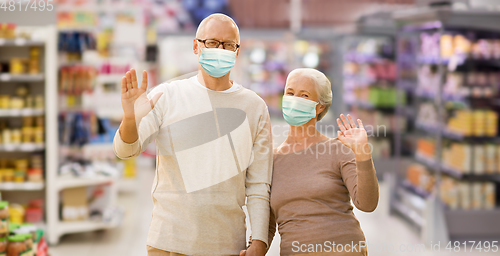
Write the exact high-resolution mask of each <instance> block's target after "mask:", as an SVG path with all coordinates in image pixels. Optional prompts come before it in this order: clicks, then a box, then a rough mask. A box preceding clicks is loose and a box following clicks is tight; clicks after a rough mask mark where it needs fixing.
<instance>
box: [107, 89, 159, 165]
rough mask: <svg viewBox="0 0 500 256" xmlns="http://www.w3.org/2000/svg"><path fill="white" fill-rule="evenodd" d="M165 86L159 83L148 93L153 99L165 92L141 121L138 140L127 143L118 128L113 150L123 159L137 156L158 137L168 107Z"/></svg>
mask: <svg viewBox="0 0 500 256" xmlns="http://www.w3.org/2000/svg"><path fill="white" fill-rule="evenodd" d="M164 86H165V85H158V86H156V87H155V88H154V89H153V90H152V91H151V92H150V93H148V98H149V99H151V98H152V97H153V96H154V95H156V94H157V93H158V92H163V95H162V96H161V97H160V99H159V100H158V102H156V104H155V106H154V108H153V109H152V110H151V111H150V112H149V113H148V114H147V115H146V116H145V117H143V118H142V120H141V121H140V123H139V128H138V133H139V139H138V140H136V141H135V142H133V143H126V142H124V141H123V140H122V138H121V136H120V130H119V129H118V130H117V131H116V134H115V137H114V139H113V150H114V152H115V154H116V156H117V157H119V158H121V159H127V158H132V157H136V156H138V155H139V154H140V153H141V152H142V151H144V150H145V149H146V147H147V145H148V144H149V143H151V141H153V140H154V139H156V136H157V135H158V132H159V131H160V127H161V124H162V122H163V115H164V113H165V108H166V106H165V104H166V97H167V96H166V95H165V94H166V93H165V91H166V90H164Z"/></svg>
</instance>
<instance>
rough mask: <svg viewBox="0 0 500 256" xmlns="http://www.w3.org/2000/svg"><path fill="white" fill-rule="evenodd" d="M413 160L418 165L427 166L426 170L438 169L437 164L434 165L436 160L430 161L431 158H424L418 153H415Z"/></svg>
mask: <svg viewBox="0 0 500 256" xmlns="http://www.w3.org/2000/svg"><path fill="white" fill-rule="evenodd" d="M415 160H416V161H417V162H419V163H421V164H423V165H425V166H427V167H428V168H430V169H432V170H435V169H437V167H438V164H437V163H436V160H434V159H431V158H429V157H426V156H423V155H421V154H419V153H418V152H417V153H415Z"/></svg>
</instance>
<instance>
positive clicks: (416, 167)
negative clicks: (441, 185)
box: [406, 164, 435, 193]
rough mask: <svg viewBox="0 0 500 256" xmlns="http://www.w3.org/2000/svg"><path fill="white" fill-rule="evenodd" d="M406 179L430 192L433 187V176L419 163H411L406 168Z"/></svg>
mask: <svg viewBox="0 0 500 256" xmlns="http://www.w3.org/2000/svg"><path fill="white" fill-rule="evenodd" d="M406 180H407V181H408V182H409V183H410V184H411V185H413V186H414V187H416V188H419V189H421V190H423V191H426V192H427V193H431V192H432V190H433V188H434V183H435V178H434V176H433V175H431V173H430V172H429V171H428V170H427V169H426V168H425V167H424V166H423V165H420V164H411V165H409V166H408V168H407V170H406Z"/></svg>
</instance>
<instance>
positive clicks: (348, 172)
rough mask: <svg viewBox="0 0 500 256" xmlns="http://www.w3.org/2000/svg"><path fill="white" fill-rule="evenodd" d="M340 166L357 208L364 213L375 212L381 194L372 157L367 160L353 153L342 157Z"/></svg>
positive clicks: (343, 178)
mask: <svg viewBox="0 0 500 256" xmlns="http://www.w3.org/2000/svg"><path fill="white" fill-rule="evenodd" d="M347 150H349V149H347ZM358 159H364V160H361V161H359V160H358ZM339 164H340V173H341V174H342V180H343V181H344V184H345V186H346V187H347V190H349V194H350V196H351V198H352V202H353V203H354V205H355V206H356V208H358V209H359V210H361V211H364V212H373V211H374V210H375V209H376V208H377V205H378V198H379V192H378V180H377V174H376V171H375V167H374V166H373V161H372V159H371V157H370V158H369V159H368V160H366V159H365V158H361V157H360V156H358V155H357V154H356V153H354V152H352V151H351V153H350V154H344V155H342V156H341V157H340V159H339Z"/></svg>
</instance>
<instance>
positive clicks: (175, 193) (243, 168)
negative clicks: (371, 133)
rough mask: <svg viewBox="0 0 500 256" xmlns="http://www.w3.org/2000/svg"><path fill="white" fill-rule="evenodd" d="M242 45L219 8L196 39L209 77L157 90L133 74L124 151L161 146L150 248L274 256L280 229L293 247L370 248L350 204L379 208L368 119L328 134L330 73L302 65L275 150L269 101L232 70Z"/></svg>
mask: <svg viewBox="0 0 500 256" xmlns="http://www.w3.org/2000/svg"><path fill="white" fill-rule="evenodd" d="M239 42H240V37H239V30H238V27H237V25H236V23H235V22H234V21H233V20H232V19H231V18H229V17H228V16H225V15H223V14H213V15H211V16H209V17H207V18H206V19H205V20H203V21H202V22H201V23H200V25H199V27H198V30H197V32H196V38H195V39H194V40H193V52H194V54H195V55H196V57H197V58H198V62H199V68H198V69H199V72H198V73H197V75H195V76H193V77H191V78H188V79H184V80H178V81H174V82H170V83H163V84H160V85H158V86H156V87H155V88H154V89H153V90H152V91H151V92H149V93H146V89H147V87H148V84H147V73H146V71H143V73H142V82H141V84H140V85H139V84H138V81H137V75H136V72H135V70H133V69H132V70H130V71H129V72H127V73H126V75H125V76H124V77H123V78H122V80H121V101H122V107H123V111H124V117H123V121H122V123H121V125H120V128H119V130H118V131H117V132H116V135H115V139H114V143H113V147H114V150H115V153H116V155H117V156H118V157H120V158H131V157H135V156H138V155H139V154H140V152H142V151H143V150H144V149H145V148H146V146H147V145H148V144H149V143H150V142H152V141H153V140H155V141H156V145H157V158H156V175H155V179H154V181H153V187H152V191H151V193H152V199H153V204H154V208H153V214H152V220H151V224H150V227H149V233H148V238H147V245H148V246H147V253H148V255H149V256H168V255H246V256H254V255H261V256H263V255H265V254H266V252H267V250H268V249H269V246H270V244H271V242H272V239H273V237H274V234H275V231H276V226H277V228H278V231H279V233H280V235H281V255H299V254H305V255H366V254H367V251H366V247H365V246H364V243H363V242H364V241H365V237H364V235H363V232H362V230H361V228H360V225H359V222H358V220H357V219H356V217H355V216H354V214H353V211H352V210H353V206H352V205H351V202H350V201H351V199H352V203H353V204H354V205H355V206H356V207H357V208H358V209H360V210H362V211H366V212H371V211H373V210H375V208H376V207H377V203H378V181H377V177H376V173H375V169H374V167H373V162H372V159H371V154H370V148H369V146H368V141H367V133H366V131H365V129H364V128H363V124H362V122H361V120H359V119H358V120H357V122H355V121H354V120H353V119H352V117H351V116H350V115H347V116H344V115H340V118H338V119H337V124H338V125H339V127H340V131H338V134H337V138H329V137H327V136H325V135H323V134H321V133H320V132H318V131H317V130H316V127H315V125H316V122H318V121H319V120H321V118H323V117H324V116H325V114H326V113H327V111H328V108H329V107H330V105H331V103H332V91H331V85H330V82H329V81H328V79H327V78H326V76H325V75H324V74H323V73H321V72H319V71H317V70H314V69H296V70H294V71H292V72H291V73H290V74H289V75H288V78H287V81H286V87H285V91H284V96H283V103H282V105H283V106H282V109H283V116H284V119H285V121H286V122H287V123H288V124H289V133H288V137H287V138H286V140H285V142H283V144H281V145H280V146H279V147H277V148H276V149H272V141H271V124H270V119H269V113H268V109H267V106H266V104H265V103H264V101H263V100H262V99H261V98H260V97H259V96H257V94H255V93H254V92H252V91H250V90H248V89H246V88H244V87H243V86H241V85H240V84H237V83H236V82H234V81H232V80H230V79H229V74H230V70H231V68H232V67H233V66H234V63H235V60H236V58H237V56H238V53H239V46H240V45H239ZM179 65H182V63H179ZM271 180H272V182H271ZM245 205H246V207H247V211H248V215H249V219H250V223H249V224H250V228H251V233H252V235H251V239H250V241H249V246H247V241H246V226H245V213H244V211H243V209H242V207H243V206H245ZM339 245H341V246H339Z"/></svg>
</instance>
